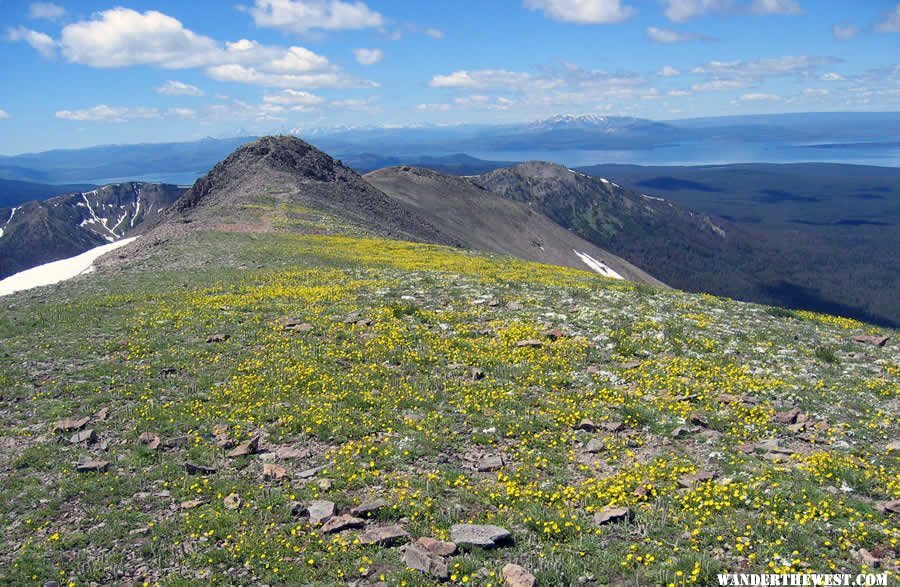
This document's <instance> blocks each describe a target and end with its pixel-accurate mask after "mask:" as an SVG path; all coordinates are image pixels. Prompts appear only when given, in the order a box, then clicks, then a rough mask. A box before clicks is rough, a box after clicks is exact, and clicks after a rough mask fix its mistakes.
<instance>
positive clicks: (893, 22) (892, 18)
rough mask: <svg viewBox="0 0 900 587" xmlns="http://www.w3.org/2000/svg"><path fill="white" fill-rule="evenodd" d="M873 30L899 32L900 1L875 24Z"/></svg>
mask: <svg viewBox="0 0 900 587" xmlns="http://www.w3.org/2000/svg"><path fill="white" fill-rule="evenodd" d="M875 30H876V31H878V32H879V33H900V3H898V4H897V6H895V7H894V9H893V10H892V11H890V12H889V13H888V14H886V15H885V17H884V20H882V21H881V22H879V23H878V24H876V25H875Z"/></svg>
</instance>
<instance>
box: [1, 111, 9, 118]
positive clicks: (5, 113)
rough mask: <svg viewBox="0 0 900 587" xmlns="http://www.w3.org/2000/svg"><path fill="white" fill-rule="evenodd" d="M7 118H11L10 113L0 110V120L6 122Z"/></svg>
mask: <svg viewBox="0 0 900 587" xmlns="http://www.w3.org/2000/svg"><path fill="white" fill-rule="evenodd" d="M7 118H9V112H7V111H6V110H2V109H0V120H6V119H7Z"/></svg>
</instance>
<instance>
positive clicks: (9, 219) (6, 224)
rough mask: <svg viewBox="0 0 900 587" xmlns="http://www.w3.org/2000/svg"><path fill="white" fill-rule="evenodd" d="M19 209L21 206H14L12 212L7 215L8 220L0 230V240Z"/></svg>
mask: <svg viewBox="0 0 900 587" xmlns="http://www.w3.org/2000/svg"><path fill="white" fill-rule="evenodd" d="M20 208H21V206H16V207H15V208H13V209H12V212H11V213H10V214H9V218H8V219H7V220H6V223H5V224H4V225H3V227H2V228H0V238H3V233H4V232H6V227H7V226H9V223H10V222H12V219H13V217H14V216H15V215H16V212H17V211H18V210H19V209H20Z"/></svg>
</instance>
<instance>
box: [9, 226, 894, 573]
mask: <svg viewBox="0 0 900 587" xmlns="http://www.w3.org/2000/svg"><path fill="white" fill-rule="evenodd" d="M168 247H169V248H168V250H166V251H161V252H159V253H157V254H156V256H154V257H150V258H149V259H147V260H145V261H142V262H140V263H135V264H132V265H130V266H125V267H123V268H121V269H117V270H113V271H110V272H105V273H99V274H96V275H93V276H90V277H89V278H79V279H77V280H75V281H73V282H70V283H69V284H65V285H63V286H61V287H59V288H54V289H49V290H40V291H37V292H31V293H24V294H20V295H17V296H14V297H10V298H4V299H3V308H2V309H0V340H2V348H0V446H2V447H3V450H2V453H0V488H2V491H0V584H11V585H27V584H42V583H43V582H44V581H46V580H49V579H55V580H58V581H59V582H60V583H61V584H63V583H64V582H66V581H72V582H74V583H75V584H77V585H82V584H87V583H88V582H90V581H96V582H98V583H101V584H107V583H117V582H127V581H135V580H141V579H142V580H146V581H148V582H149V583H151V584H156V583H160V584H170V585H192V584H204V585H205V584H221V585H226V584H242V583H243V584H259V583H269V584H294V585H298V584H303V585H332V584H343V583H345V582H348V581H352V580H358V579H361V578H362V577H363V576H365V577H368V580H369V581H372V582H374V581H377V580H378V579H379V578H380V577H381V576H384V580H386V581H387V582H388V583H389V584H392V585H393V584H404V583H403V582H405V584H407V585H419V584H427V580H426V579H423V578H422V577H421V576H419V575H417V574H415V572H413V571H408V570H405V568H404V565H403V564H402V563H401V561H400V556H399V554H398V552H397V550H396V549H393V548H385V547H377V546H362V545H359V544H357V543H355V534H356V533H355V532H354V531H350V532H345V533H342V534H338V535H335V536H331V535H329V536H322V535H321V534H320V533H319V532H318V531H317V530H316V529H314V528H312V527H310V526H309V525H308V524H307V523H306V522H304V521H303V520H302V519H298V518H296V517H294V516H293V515H292V513H291V509H292V506H291V503H292V502H295V501H296V502H307V501H309V500H311V499H314V498H326V499H330V500H332V501H334V502H336V503H337V504H338V507H339V508H344V507H347V506H351V505H355V504H357V503H359V502H360V501H363V500H366V499H371V498H374V497H381V498H384V499H385V500H387V501H388V502H389V503H390V506H389V507H388V508H386V509H384V510H381V511H379V512H378V513H377V514H376V516H375V517H376V518H377V522H376V523H387V522H389V521H390V522H396V521H398V520H401V521H402V522H401V523H402V524H403V525H404V526H405V528H406V529H407V530H408V531H409V532H410V533H411V534H412V535H413V536H414V537H418V536H437V537H447V535H448V530H449V528H450V526H451V525H452V524H454V523H457V522H461V521H472V522H474V523H494V524H498V525H501V526H504V527H507V528H509V529H510V530H511V531H512V532H513V534H514V537H515V540H516V544H515V546H512V547H506V548H502V549H499V550H495V551H490V552H473V553H465V554H462V555H458V556H455V557H452V558H451V559H449V564H450V567H451V573H452V575H453V576H452V579H451V580H452V582H453V583H454V584H469V585H487V584H491V585H498V584H500V583H502V579H500V578H499V570H500V568H501V567H502V566H503V564H504V563H505V562H509V561H516V562H519V563H520V564H522V565H524V566H525V567H526V568H529V569H531V570H533V571H534V572H535V573H536V574H537V575H538V578H539V580H540V581H541V584H542V585H567V584H573V583H574V582H576V581H578V580H579V578H587V577H593V578H594V580H596V581H597V583H598V584H606V583H607V582H609V583H614V584H628V585H652V584H675V585H682V584H708V583H709V582H710V581H714V580H715V578H714V573H715V572H716V571H718V570H720V569H729V570H734V571H747V570H751V571H764V570H775V571H787V570H789V569H799V570H805V569H809V570H818V571H828V570H830V569H839V570H846V571H851V572H856V571H858V570H860V568H861V567H860V564H859V563H858V562H857V559H856V557H855V555H854V552H855V551H856V550H857V549H859V548H860V547H865V548H867V549H868V550H870V551H872V552H873V553H876V554H877V555H878V556H881V557H883V558H885V559H886V562H885V565H887V566H888V567H891V568H893V566H894V564H895V563H894V561H895V560H896V552H897V540H898V537H900V531H898V528H897V525H896V520H890V519H888V518H885V517H884V516H883V515H882V514H880V513H878V512H877V511H876V509H875V504H876V502H878V501H883V500H886V499H888V498H895V499H896V498H898V497H900V484H898V482H897V479H898V477H900V476H898V464H900V462H898V456H897V454H896V453H895V452H889V451H886V450H885V448H884V447H885V445H886V444H887V442H889V441H890V440H892V439H896V438H897V437H898V422H897V415H896V414H897V413H898V409H897V408H898V403H897V391H898V385H897V384H898V380H900V379H898V377H900V367H898V357H900V346H898V344H897V343H896V341H895V340H892V341H890V342H889V343H888V346H887V347H885V348H875V347H870V346H864V345H860V344H859V343H855V342H852V341H851V340H850V338H849V337H850V336H851V335H852V334H859V333H862V332H865V331H868V330H869V328H868V327H866V326H864V325H862V324H860V323H856V322H853V321H849V320H844V319H836V318H828V317H822V316H819V315H814V314H808V313H799V312H787V311H776V310H772V309H767V308H764V307H761V306H754V305H749V304H739V303H735V302H731V301H726V300H722V299H718V298H714V297H711V296H706V295H688V294H682V293H679V292H664V291H657V290H653V289H650V288H645V287H634V286H631V285H628V284H624V283H621V282H614V281H608V280H604V279H602V278H599V277H597V276H594V275H592V274H588V273H584V272H579V271H574V270H567V269H559V268H551V267H545V266H538V265H533V264H527V263H523V262H518V261H510V260H506V259H489V258H484V257H477V256H474V255H470V254H466V253H460V252H455V251H451V250H449V249H444V248H440V247H433V246H423V245H411V244H406V243H397V242H388V241H373V240H353V239H348V238H342V237H312V236H290V235H277V234H268V235H253V234H212V233H205V234H194V235H190V236H188V237H186V238H184V239H183V240H181V241H178V242H176V243H172V244H170V245H168ZM163 253H165V255H164V254H163ZM491 300H497V301H498V302H499V303H498V304H492V303H489V302H490V301H491ZM510 302H518V303H519V304H521V308H520V309H515V308H517V306H516V305H515V304H513V305H512V307H509V306H508V305H507V304H508V303H510ZM353 312H359V317H360V318H362V319H364V320H368V321H371V324H370V325H356V324H350V323H344V318H345V317H346V316H348V315H349V314H351V313H353ZM284 316H292V317H296V318H299V319H301V320H303V321H305V322H309V323H310V324H312V325H313V328H312V330H311V331H310V332H309V333H305V334H302V333H290V332H285V331H284V330H282V329H281V328H280V327H279V326H278V325H277V323H276V321H277V320H278V319H279V318H281V317H284ZM549 325H552V326H559V327H561V328H562V329H564V330H565V331H566V332H567V333H568V334H569V336H566V337H563V338H559V339H557V340H555V341H551V340H549V339H548V338H545V337H544V336H543V334H542V332H543V331H544V330H545V328H546V327H547V326H549ZM214 333H223V334H229V335H230V336H231V338H230V340H228V341H227V342H225V343H220V344H207V343H206V342H205V341H206V338H207V336H208V335H210V334H214ZM531 338H539V339H541V340H542V341H543V343H544V346H543V347H541V348H519V347H517V346H516V342H517V341H520V340H523V339H531ZM591 365H594V366H596V367H597V368H596V369H591V371H590V372H589V371H588V370H587V369H588V367H589V366H591ZM472 367H478V368H480V369H482V370H483V372H484V375H485V376H484V378H483V379H480V380H472V378H471V377H467V375H466V374H467V373H469V372H470V369H471V368H472ZM722 394H732V395H741V394H746V395H748V396H750V397H752V398H754V399H756V400H758V403H756V404H755V405H751V404H749V403H745V402H737V403H727V402H726V401H723V399H725V398H723V397H722ZM792 405H797V406H799V407H800V408H801V409H802V410H803V411H804V413H806V414H808V415H809V416H810V418H811V421H812V422H827V426H823V427H821V428H820V429H819V430H818V431H817V432H816V433H815V439H816V440H817V441H818V442H815V443H809V442H804V441H801V440H799V439H798V438H797V437H796V435H795V434H794V433H792V432H790V431H789V430H788V429H787V427H786V426H784V425H780V424H775V423H773V422H772V419H771V418H772V414H773V410H774V409H786V407H788V406H792ZM102 409H107V410H108V417H107V418H106V419H105V420H103V419H99V418H96V417H95V418H94V419H93V420H92V422H91V423H90V424H89V425H88V427H89V428H93V429H95V430H96V432H97V434H98V436H99V440H100V442H98V443H97V444H94V445H91V446H85V445H72V444H70V443H69V442H68V436H69V434H59V435H56V434H53V433H51V431H50V429H51V426H52V424H53V422H54V421H56V420H57V419H60V418H63V417H67V416H71V417H80V416H92V415H95V414H97V412H99V411H100V410H102ZM692 413H696V414H697V415H700V416H701V417H702V419H704V420H706V421H707V422H708V426H709V429H705V428H699V429H697V430H694V431H692V432H688V433H687V434H685V435H684V436H679V437H678V438H673V437H672V436H673V435H672V432H673V430H674V429H676V428H678V427H684V426H685V419H686V418H689V417H690V415H691V414H692ZM582 418H590V419H592V420H593V421H594V422H595V423H596V424H597V425H600V424H602V423H604V422H607V421H623V422H625V424H626V426H627V427H626V429H625V430H624V431H623V432H620V433H617V434H613V435H610V437H609V438H608V439H607V442H606V444H607V450H606V451H604V452H602V453H599V454H596V455H590V454H587V453H585V451H584V450H583V446H584V444H585V443H586V442H587V441H588V440H589V439H590V438H592V437H595V436H596V437H602V436H603V435H602V434H601V433H599V432H598V433H593V434H591V433H588V432H584V431H576V430H574V429H573V426H574V425H576V424H578V423H579V422H580V421H581V420H582ZM223 431H224V434H225V435H227V436H229V437H230V438H232V439H235V440H246V439H248V438H249V437H250V436H251V435H252V434H253V433H254V431H263V432H264V434H265V436H264V444H265V445H266V446H273V445H291V446H294V447H297V448H300V449H303V450H304V451H307V450H308V456H306V457H303V458H300V459H297V460H293V461H284V462H279V464H282V465H284V466H285V467H286V468H287V469H288V470H289V471H290V472H291V473H292V474H294V473H297V472H299V471H301V470H304V469H308V468H310V467H315V466H324V467H325V469H324V470H322V471H321V472H320V473H319V474H318V476H317V477H315V478H313V479H312V480H310V481H302V480H300V479H296V478H294V479H293V480H284V481H264V480H263V479H262V477H261V469H262V458H261V457H259V456H251V457H241V458H237V459H229V458H226V457H225V455H224V451H223V450H222V449H220V448H218V447H217V446H216V443H215V442H216V438H215V435H216V434H217V433H223ZM143 432H152V433H156V434H158V435H159V436H160V437H161V439H162V441H163V445H164V446H163V449H161V450H159V451H152V450H150V449H149V448H148V447H146V446H143V445H141V443H140V442H139V440H138V436H139V435H140V434H141V433H143ZM772 437H780V439H781V444H782V445H783V446H785V447H789V448H790V449H792V450H793V451H794V454H793V455H792V456H790V457H786V459H785V462H782V463H775V462H771V461H770V460H767V459H766V458H763V455H762V452H763V451H761V450H757V452H755V453H751V454H745V453H744V452H741V451H740V450H738V448H739V445H741V444H742V443H747V442H755V441H759V440H761V439H765V438H772ZM104 446H105V450H104ZM499 453H502V454H503V455H504V456H505V458H506V461H507V464H506V465H505V466H504V467H503V469H502V470H501V471H498V472H489V473H479V472H476V471H475V470H474V467H473V463H472V461H471V460H470V459H477V458H478V456H479V455H481V454H499ZM89 456H90V457H96V458H103V459H105V460H108V461H110V463H111V464H110V468H109V471H108V472H107V473H102V474H98V473H87V474H80V473H76V472H75V464H76V462H77V461H78V460H79V458H81V457H89ZM185 460H191V461H192V462H196V463H201V464H205V465H212V466H215V467H217V468H218V472H217V473H216V474H213V475H210V476H206V477H204V476H195V475H187V474H186V473H185V471H184V469H183V467H182V464H183V463H184V461H185ZM698 470H709V471H715V472H717V473H718V474H719V477H718V478H717V479H716V480H714V481H712V482H709V483H704V484H699V485H696V486H693V487H692V488H689V489H684V488H680V487H679V483H678V479H679V478H681V477H683V476H685V475H688V474H691V473H693V472H696V471H698ZM325 479H327V480H330V485H331V486H330V488H328V484H323V483H322V481H323V480H325ZM641 487H643V488H645V489H644V490H643V491H640V488H641ZM230 494H237V495H239V496H240V498H241V499H242V506H241V507H240V508H239V509H237V510H231V509H227V508H226V507H225V504H224V498H225V497H226V496H228V495H230ZM187 500H201V501H202V504H201V505H199V507H196V508H193V509H187V510H182V509H180V508H179V506H178V504H180V503H182V502H185V501H187ZM607 505H628V506H631V507H632V508H633V510H634V512H635V517H634V519H633V521H632V522H629V523H623V524H616V525H608V526H603V527H602V528H598V527H595V526H594V525H593V522H592V520H591V516H592V512H594V511H596V510H598V509H600V508H602V507H604V506H607Z"/></svg>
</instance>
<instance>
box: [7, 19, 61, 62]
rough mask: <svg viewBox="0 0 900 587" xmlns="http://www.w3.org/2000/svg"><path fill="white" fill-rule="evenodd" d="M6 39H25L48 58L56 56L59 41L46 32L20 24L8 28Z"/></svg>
mask: <svg viewBox="0 0 900 587" xmlns="http://www.w3.org/2000/svg"><path fill="white" fill-rule="evenodd" d="M6 39H7V40H8V41H24V42H25V43H28V44H29V45H31V47H32V48H33V49H34V50H35V51H37V52H38V53H40V54H41V55H43V56H44V57H46V58H47V59H55V58H56V46H57V43H56V41H54V40H53V39H52V38H51V37H50V36H49V35H45V34H44V33H39V32H38V31H33V30H31V29H28V28H25V27H22V26H20V27H15V28H10V29H8V30H7V31H6Z"/></svg>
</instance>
